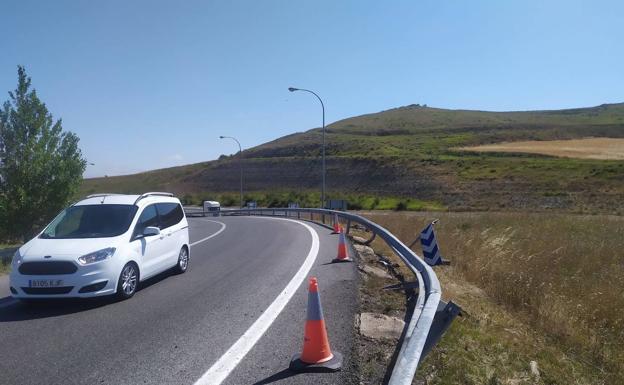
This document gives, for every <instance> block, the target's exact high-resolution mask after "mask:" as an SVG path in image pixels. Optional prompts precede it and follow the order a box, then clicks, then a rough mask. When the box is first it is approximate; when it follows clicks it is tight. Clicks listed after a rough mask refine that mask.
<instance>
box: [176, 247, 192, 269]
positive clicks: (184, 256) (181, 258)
mask: <svg viewBox="0 0 624 385" xmlns="http://www.w3.org/2000/svg"><path fill="white" fill-rule="evenodd" d="M188 264H189V252H188V249H187V248H186V246H183V247H182V249H180V254H178V264H177V265H176V266H175V271H176V273H178V274H182V273H184V272H186V269H188Z"/></svg>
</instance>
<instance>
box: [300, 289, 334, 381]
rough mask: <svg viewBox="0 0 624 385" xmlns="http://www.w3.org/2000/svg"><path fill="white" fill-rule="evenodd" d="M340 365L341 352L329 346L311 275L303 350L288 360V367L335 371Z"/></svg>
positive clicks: (321, 309) (316, 291)
mask: <svg viewBox="0 0 624 385" xmlns="http://www.w3.org/2000/svg"><path fill="white" fill-rule="evenodd" d="M341 367H342V354H340V353H338V352H334V353H332V351H331V348H330V347H329V339H328V338H327V330H326V329H325V320H324V319H323V308H322V307H321V297H320V295H319V292H318V282H317V280H316V278H315V277H311V278H310V286H309V289H308V316H307V320H306V324H305V332H304V337H303V352H302V353H301V354H300V355H299V354H297V355H295V356H294V357H293V359H292V360H291V361H290V369H291V370H294V371H298V372H301V371H329V372H335V371H338V370H340V368H341Z"/></svg>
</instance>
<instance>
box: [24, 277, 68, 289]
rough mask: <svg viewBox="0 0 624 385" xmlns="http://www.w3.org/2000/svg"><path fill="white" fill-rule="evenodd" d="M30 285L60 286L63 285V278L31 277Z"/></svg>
mask: <svg viewBox="0 0 624 385" xmlns="http://www.w3.org/2000/svg"><path fill="white" fill-rule="evenodd" d="M28 286H30V287H59V286H63V280H62V279H31V280H29V281H28Z"/></svg>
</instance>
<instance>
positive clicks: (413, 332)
mask: <svg viewBox="0 0 624 385" xmlns="http://www.w3.org/2000/svg"><path fill="white" fill-rule="evenodd" d="M186 213H187V216H189V217H194V216H202V212H201V211H193V210H186ZM221 215H222V216H231V215H259V216H281V217H289V218H296V219H303V220H310V221H313V222H321V223H323V224H325V222H326V219H327V218H334V216H337V217H338V218H339V219H342V221H343V222H346V230H345V232H346V233H347V234H348V233H349V231H350V229H351V226H352V225H353V224H355V223H357V224H359V225H362V226H364V227H366V228H367V229H369V230H370V231H371V232H372V233H373V237H375V236H377V237H380V238H381V239H383V240H384V241H385V242H386V243H387V244H388V246H390V247H391V248H392V250H394V252H395V253H396V254H397V255H398V256H399V258H401V260H402V261H403V262H404V263H405V264H406V265H407V267H408V268H409V269H410V270H411V271H412V273H413V274H414V276H415V278H416V281H415V282H414V284H413V285H410V286H412V287H413V286H417V287H418V296H417V298H416V299H415V301H414V302H413V309H412V311H413V312H412V316H411V319H410V320H409V322H407V323H406V328H405V329H404V333H403V336H404V337H403V339H402V340H400V341H399V343H400V344H401V346H400V349H399V352H398V354H397V356H396V361H395V363H394V367H393V368H392V375H391V377H390V379H389V381H388V384H390V385H405V384H411V383H412V380H413V378H414V374H415V373H416V369H417V368H418V365H419V363H420V362H421V361H422V359H423V358H424V357H425V356H426V355H427V353H428V352H429V351H430V350H431V348H432V347H433V346H434V345H435V343H436V342H437V341H438V340H439V339H440V337H441V336H442V334H444V332H445V331H446V329H448V327H449V326H450V324H451V322H452V321H453V319H454V318H455V317H456V316H457V315H458V314H459V312H460V308H459V307H458V306H457V305H455V304H453V303H452V302H449V303H445V302H443V301H442V300H441V294H442V290H441V288H440V282H439V281H438V277H437V276H436V274H435V272H434V271H433V269H432V268H431V266H429V265H428V264H427V263H426V262H425V261H424V260H423V259H422V258H420V257H419V256H418V255H416V253H414V251H412V250H411V249H410V248H409V247H407V246H406V245H405V244H403V242H401V241H400V240H399V239H398V238H397V237H396V236H394V235H393V234H392V233H391V232H390V231H388V230H386V229H385V228H384V227H382V226H380V225H378V224H377V223H375V222H373V221H370V220H368V219H366V218H364V217H361V216H359V215H356V214H351V213H348V212H343V211H335V210H325V209H314V208H255V209H252V208H243V209H231V210H221ZM315 215H317V216H318V220H315ZM371 240H372V238H371Z"/></svg>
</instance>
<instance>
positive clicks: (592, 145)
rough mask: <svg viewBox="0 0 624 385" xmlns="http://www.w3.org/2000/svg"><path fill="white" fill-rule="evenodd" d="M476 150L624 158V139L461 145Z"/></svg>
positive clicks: (465, 148)
mask: <svg viewBox="0 0 624 385" xmlns="http://www.w3.org/2000/svg"><path fill="white" fill-rule="evenodd" d="M460 150H464V151H476V152H522V153H529V154H541V155H551V156H558V157H564V158H579V159H606V160H624V139H621V138H586V139H571V140H530V141H525V142H503V143H496V144H486V145H483V146H474V147H461V148H460Z"/></svg>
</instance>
